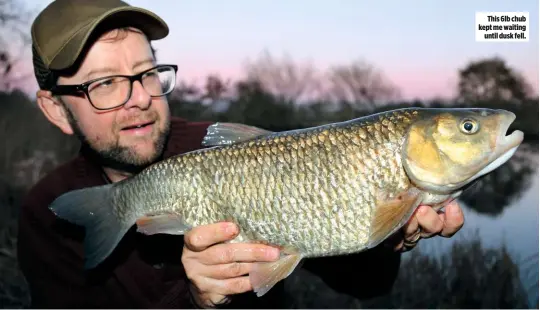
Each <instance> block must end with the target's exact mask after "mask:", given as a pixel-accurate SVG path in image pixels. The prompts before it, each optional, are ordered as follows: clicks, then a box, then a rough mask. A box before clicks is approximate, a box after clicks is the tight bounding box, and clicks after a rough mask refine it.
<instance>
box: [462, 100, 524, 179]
mask: <svg viewBox="0 0 540 310" xmlns="http://www.w3.org/2000/svg"><path fill="white" fill-rule="evenodd" d="M501 118H502V120H501V125H500V127H499V128H500V129H499V135H498V137H497V144H496V148H495V150H494V152H493V154H492V155H491V156H490V157H489V158H488V160H487V165H485V166H484V168H482V169H479V171H478V172H477V173H476V174H475V175H473V176H472V177H471V178H469V179H468V180H467V181H466V182H465V183H469V182H472V181H473V180H476V179H478V178H479V177H481V176H483V175H486V174H488V173H490V172H491V171H493V170H495V169H497V168H499V167H500V166H502V165H503V164H504V163H506V162H507V161H508V160H509V159H510V158H511V157H512V156H513V155H514V153H515V152H516V150H517V148H518V146H519V145H520V144H521V142H523V137H524V134H523V132H522V131H521V130H514V131H513V132H512V133H511V134H508V135H507V132H508V130H509V129H510V126H511V125H512V123H513V122H514V120H515V119H516V115H515V114H514V113H512V112H509V111H505V110H502V114H501Z"/></svg>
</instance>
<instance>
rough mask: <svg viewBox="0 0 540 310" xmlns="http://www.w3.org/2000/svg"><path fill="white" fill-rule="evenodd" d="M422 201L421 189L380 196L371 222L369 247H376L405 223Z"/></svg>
mask: <svg viewBox="0 0 540 310" xmlns="http://www.w3.org/2000/svg"><path fill="white" fill-rule="evenodd" d="M420 201H421V196H420V191H418V190H417V189H414V188H413V189H410V190H407V191H404V192H403V193H400V194H399V195H398V196H396V197H393V198H386V199H385V198H379V199H378V200H377V203H376V204H377V205H376V208H375V214H374V215H373V219H372V222H371V233H370V236H369V241H368V247H370V248H371V247H374V246H376V245H378V244H379V243H380V242H382V241H383V240H385V239H386V238H388V237H389V236H390V235H391V234H392V233H394V232H395V231H396V230H397V229H399V228H400V227H401V225H403V224H404V223H405V222H406V221H407V220H408V218H409V217H410V216H411V214H412V213H413V212H414V210H415V209H416V207H417V206H418V204H419V203H420Z"/></svg>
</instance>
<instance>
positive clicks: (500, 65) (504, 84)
mask: <svg viewBox="0 0 540 310" xmlns="http://www.w3.org/2000/svg"><path fill="white" fill-rule="evenodd" d="M531 96H532V89H531V87H530V85H529V84H528V83H527V81H526V80H525V78H524V77H522V76H521V74H519V73H518V72H516V71H515V70H513V69H512V68H510V67H509V66H508V65H507V64H506V62H505V61H504V60H503V59H501V58H499V57H493V58H487V59H482V60H478V61H473V62H471V63H469V64H468V65H467V66H466V67H465V68H463V69H460V70H459V84H458V98H457V99H458V101H460V102H480V101H484V102H485V101H507V102H514V103H521V102H523V101H525V100H527V99H528V98H531Z"/></svg>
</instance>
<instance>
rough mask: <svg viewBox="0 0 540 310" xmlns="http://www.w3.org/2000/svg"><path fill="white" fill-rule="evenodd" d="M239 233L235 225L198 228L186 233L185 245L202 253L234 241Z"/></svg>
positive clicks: (212, 225)
mask: <svg viewBox="0 0 540 310" xmlns="http://www.w3.org/2000/svg"><path fill="white" fill-rule="evenodd" d="M237 233H238V228H237V227H236V225H234V224H233V223H227V222H224V223H216V224H209V225H204V226H198V227H195V228H193V229H192V230H190V231H189V232H188V233H186V235H185V236H184V243H185V245H186V247H187V248H188V249H190V250H191V251H194V252H200V251H203V250H205V249H206V248H208V247H209V246H211V245H214V244H216V243H220V242H225V241H227V240H231V239H233V238H234V237H235V236H236V234H237Z"/></svg>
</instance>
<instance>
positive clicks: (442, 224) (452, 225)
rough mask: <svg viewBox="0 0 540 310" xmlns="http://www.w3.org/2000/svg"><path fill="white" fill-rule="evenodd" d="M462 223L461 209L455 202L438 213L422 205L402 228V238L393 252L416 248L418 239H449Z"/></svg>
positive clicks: (463, 220)
mask: <svg viewBox="0 0 540 310" xmlns="http://www.w3.org/2000/svg"><path fill="white" fill-rule="evenodd" d="M464 222H465V219H464V217H463V212H462V210H461V207H460V206H459V205H458V203H457V202H456V201H455V200H454V201H452V202H451V203H450V204H448V205H447V206H446V207H445V212H440V213H437V212H436V211H435V210H434V209H433V208H431V207H430V206H424V205H422V206H420V207H418V209H416V211H415V213H414V215H413V216H412V218H411V219H410V220H409V222H408V223H407V224H406V225H405V226H404V227H403V229H402V233H403V235H402V236H403V237H402V239H401V242H399V244H398V245H397V246H396V247H395V250H396V251H409V250H411V249H412V248H414V247H415V246H416V244H417V243H418V241H419V240H420V238H431V237H433V236H436V235H439V236H442V237H446V238H450V237H452V236H453V235H454V234H455V233H457V232H458V231H459V230H460V229H461V227H463V223H464Z"/></svg>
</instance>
